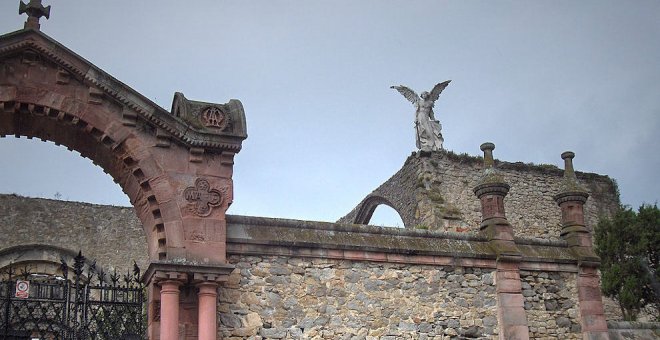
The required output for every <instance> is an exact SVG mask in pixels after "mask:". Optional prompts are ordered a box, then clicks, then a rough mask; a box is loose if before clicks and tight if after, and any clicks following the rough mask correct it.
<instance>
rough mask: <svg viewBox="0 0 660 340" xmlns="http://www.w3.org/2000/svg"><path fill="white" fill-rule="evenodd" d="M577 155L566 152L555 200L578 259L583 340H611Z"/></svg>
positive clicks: (562, 235)
mask: <svg viewBox="0 0 660 340" xmlns="http://www.w3.org/2000/svg"><path fill="white" fill-rule="evenodd" d="M574 157H575V154H574V153H573V152H570V151H566V152H564V153H562V154H561V158H562V159H564V179H563V182H562V185H561V192H560V193H559V194H557V195H555V197H554V199H555V201H556V202H557V204H558V205H559V207H560V208H561V224H562V229H561V238H563V239H564V240H566V242H568V246H569V247H570V249H571V251H572V252H573V254H574V255H575V257H577V259H578V277H577V286H578V287H577V288H578V301H579V305H580V325H581V326H582V337H583V339H609V334H608V331H607V321H606V320H605V310H604V308H603V300H602V294H601V292H600V278H599V277H598V267H599V266H600V258H598V256H597V255H596V254H595V253H594V251H593V245H592V240H591V231H590V230H589V228H588V227H587V226H586V224H585V223H584V203H585V202H586V201H587V199H588V198H589V194H588V193H587V191H586V190H585V189H584V188H583V187H582V186H580V184H579V183H578V181H577V176H576V175H575V170H574V169H573V158H574Z"/></svg>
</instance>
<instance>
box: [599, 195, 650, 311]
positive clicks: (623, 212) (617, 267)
mask: <svg viewBox="0 0 660 340" xmlns="http://www.w3.org/2000/svg"><path fill="white" fill-rule="evenodd" d="M595 241H596V253H597V254H598V256H600V257H601V273H602V283H601V285H602V288H603V294H605V295H607V296H609V297H612V298H614V299H615V300H616V301H617V302H618V303H619V306H620V307H621V310H622V312H623V316H624V319H625V320H627V321H634V320H636V318H637V315H638V314H639V311H640V310H641V309H642V308H644V307H646V306H648V305H651V306H653V307H655V308H654V309H655V311H656V312H657V311H658V310H659V308H660V284H659V282H660V275H659V274H660V273H658V262H660V210H659V209H658V206H657V204H655V205H653V206H651V205H642V206H641V207H639V209H638V211H637V212H635V211H633V210H632V209H631V208H630V207H622V208H621V209H620V210H619V211H618V212H617V213H616V214H615V215H614V216H613V217H612V218H611V219H601V221H600V222H599V223H598V226H597V228H596V230H595ZM655 317H656V319H657V318H658V315H656V316H655Z"/></svg>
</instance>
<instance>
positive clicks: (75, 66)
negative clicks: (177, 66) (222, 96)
mask: <svg viewBox="0 0 660 340" xmlns="http://www.w3.org/2000/svg"><path fill="white" fill-rule="evenodd" d="M24 53H29V54H31V55H34V56H35V58H38V59H40V60H44V61H47V62H48V64H51V65H52V67H55V68H57V69H58V70H59V71H58V72H60V73H63V74H65V73H66V74H67V80H69V79H70V80H71V82H70V83H69V84H66V85H71V84H74V83H75V82H74V81H73V80H77V81H78V82H80V83H82V84H83V85H85V86H87V87H89V88H94V90H95V93H96V92H98V96H97V97H99V98H103V100H108V101H113V102H115V103H117V104H119V105H120V106H123V107H124V109H123V111H132V112H135V115H136V119H138V120H140V121H143V122H146V123H147V124H150V125H152V126H153V127H154V128H155V129H154V130H159V131H162V132H164V133H167V134H169V135H171V140H172V141H174V142H178V143H180V144H182V145H184V146H187V147H188V148H190V149H200V148H201V149H206V150H208V151H210V152H217V151H229V152H233V153H237V152H239V151H240V149H241V144H242V141H243V140H244V139H245V138H247V127H246V122H245V112H244V110H243V105H242V104H241V102H240V101H239V100H236V99H232V100H230V101H229V102H228V103H226V104H215V103H203V102H196V101H190V100H188V99H186V98H185V97H184V96H183V94H181V93H176V94H175V95H174V100H173V104H172V112H168V111H167V110H165V109H163V108H162V107H160V106H159V105H157V104H155V103H153V102H152V101H151V100H149V99H148V98H146V97H145V96H143V95H142V94H140V93H138V92H137V91H135V90H134V89H132V88H130V87H128V86H127V85H125V84H123V83H121V82H120V81H118V80H117V79H115V78H113V77H112V76H111V75H109V74H108V73H106V72H104V71H103V70H101V69H100V68H98V67H96V66H95V65H93V64H92V63H90V62H89V61H87V60H85V59H83V58H81V57H80V56H78V55H77V54H75V53H74V52H72V51H71V50H69V49H68V48H66V47H65V46H63V45H61V44H60V43H58V42H57V41H56V40H54V39H52V38H51V37H49V36H48V35H46V34H44V33H43V32H41V31H37V30H34V29H22V30H18V31H15V32H11V33H8V34H5V35H2V36H0V64H5V63H6V64H9V63H11V62H12V60H11V59H12V58H14V57H15V56H17V55H21V54H24ZM0 78H2V79H0V82H2V83H7V85H17V86H20V84H11V83H10V82H9V80H8V79H4V76H3V75H2V74H1V72H0ZM54 81H55V80H54ZM57 81H59V83H58V84H60V85H62V83H65V82H63V81H61V80H57ZM200 105H201V107H200ZM205 109H208V110H205ZM120 118H121V117H120Z"/></svg>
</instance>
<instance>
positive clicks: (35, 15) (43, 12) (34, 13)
mask: <svg viewBox="0 0 660 340" xmlns="http://www.w3.org/2000/svg"><path fill="white" fill-rule="evenodd" d="M23 13H27V15H28V18H27V20H26V21H25V26H24V28H32V29H35V30H39V27H40V25H39V19H40V18H41V17H46V19H48V18H49V17H50V6H46V7H44V5H42V4H41V0H30V2H28V3H27V4H25V3H24V2H23V1H21V2H20V3H19V5H18V14H23Z"/></svg>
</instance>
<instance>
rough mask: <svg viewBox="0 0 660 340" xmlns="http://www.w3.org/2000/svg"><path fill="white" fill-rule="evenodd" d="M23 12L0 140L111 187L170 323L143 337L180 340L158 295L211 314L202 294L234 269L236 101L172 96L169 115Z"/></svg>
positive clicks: (242, 129)
mask: <svg viewBox="0 0 660 340" xmlns="http://www.w3.org/2000/svg"><path fill="white" fill-rule="evenodd" d="M27 6H28V7H30V11H26V12H27V13H28V14H29V16H30V17H29V18H28V21H27V22H26V28H25V29H22V30H19V31H16V32H12V33H9V34H5V35H2V36H0V136H3V137H4V136H6V135H15V136H26V137H28V138H33V137H36V138H40V139H43V140H48V141H53V142H55V143H56V144H61V145H64V146H66V147H67V148H69V149H72V150H76V151H78V152H80V154H81V155H82V156H83V157H87V158H89V159H91V160H92V161H93V162H94V163H95V164H97V165H99V166H100V167H101V168H102V169H103V170H104V171H105V172H106V173H108V174H109V175H110V176H111V177H112V178H113V179H114V181H115V182H117V183H118V184H119V186H120V187H121V188H122V190H123V191H124V192H125V193H126V195H128V197H129V198H130V201H131V203H132V204H133V206H134V208H135V213H136V215H137V216H138V218H139V219H140V221H141V222H142V225H143V229H144V232H145V234H146V237H147V242H148V249H149V258H150V259H151V265H150V267H149V268H148V269H147V271H146V275H145V279H146V280H147V282H149V283H150V284H151V285H150V296H151V297H150V307H149V308H150V314H151V315H152V316H153V315H157V311H158V310H160V311H161V312H162V311H167V314H168V315H162V314H163V313H160V314H161V317H162V320H163V322H159V320H157V319H155V318H150V321H151V326H150V337H152V338H159V337H160V338H161V339H173V338H175V337H177V338H178V332H179V315H178V310H179V308H178V306H176V304H178V305H180V304H181V303H182V302H180V301H179V299H178V298H176V299H168V300H167V304H168V305H167V306H162V307H161V303H160V301H161V300H162V299H161V298H162V297H163V294H170V295H171V294H176V295H177V297H178V292H179V287H180V286H182V287H189V286H191V285H197V286H198V287H200V288H199V289H200V302H199V304H200V305H201V304H202V302H201V300H202V297H204V305H205V306H207V307H209V306H210V307H214V304H211V303H210V302H209V301H210V300H209V298H215V295H213V292H212V291H210V290H209V289H211V288H212V287H217V285H218V284H219V283H221V282H223V281H224V280H226V277H227V275H228V273H229V271H231V269H232V267H231V266H228V265H226V221H225V212H226V210H227V208H228V207H229V205H230V204H231V202H232V199H233V182H232V171H233V159H234V155H235V154H236V153H237V152H239V151H240V149H241V143H242V141H243V140H244V139H245V138H246V137H247V134H246V123H245V115H244V111H243V107H242V105H241V103H240V102H239V101H238V100H230V101H229V102H228V103H226V104H214V103H206V102H199V101H192V100H188V99H186V98H185V97H184V96H183V94H181V93H177V94H175V97H174V101H173V104H172V112H167V111H166V110H164V109H162V108H161V107H159V106H158V105H156V104H154V103H153V102H151V101H150V100H149V99H147V98H146V97H144V96H142V95H141V94H139V93H138V92H136V91H135V90H133V89H131V88H129V87H128V86H126V85H125V84H123V83H121V82H120V81H118V80H116V79H115V78H113V77H112V76H110V75H109V74H107V73H105V72H104V71H102V70H101V69H99V68H98V67H96V66H94V65H93V64H91V63H90V62H88V61H87V60H85V59H83V58H81V57H80V56H78V55H77V54H75V53H73V52H72V51H70V50H69V49H67V48H66V47H64V46H63V45H61V44H60V43H58V42H57V41H55V40H53V39H52V38H50V37H48V36H47V35H45V34H43V33H42V32H40V31H39V24H38V19H39V17H40V16H43V15H44V13H43V11H44V10H45V9H44V7H43V6H41V4H40V1H35V2H34V3H33V2H30V4H29V5H27ZM39 6H41V7H39ZM33 7H34V8H33ZM44 171H46V170H44ZM160 282H163V283H162V284H161V283H160ZM165 287H167V288H165ZM161 288H163V289H162V291H161ZM202 290H203V291H204V294H202V293H201V291H202ZM165 291H166V293H165ZM186 303H188V304H190V303H192V304H195V306H194V308H190V306H188V307H187V309H186V311H183V312H182V315H181V319H182V320H184V321H185V322H187V323H188V324H191V325H192V326H191V329H192V331H191V334H193V335H191V337H193V336H196V333H197V327H196V323H197V321H198V320H197V315H196V314H197V313H196V312H197V308H196V303H197V301H196V300H195V299H193V300H191V301H187V302H186ZM163 304H165V300H163ZM210 307H209V308H210ZM172 310H176V315H174V316H176V318H172V317H173V314H171V313H170V311H172ZM213 311H214V312H213V314H214V315H213V318H214V319H213V320H210V319H208V318H207V319H205V320H204V325H203V326H200V327H199V328H203V327H206V329H208V327H210V326H209V325H210V324H211V323H214V322H215V321H214V320H215V308H213ZM200 315H202V313H201V312H200ZM166 318H167V322H165V321H164V320H165V319H166ZM200 325H201V323H200ZM213 327H215V326H213ZM158 329H160V332H159V331H158ZM208 333H209V331H207V332H206V334H208ZM208 336H210V335H208ZM208 336H207V337H201V336H200V338H206V339H211V337H208ZM212 338H213V339H215V335H213V337H212Z"/></svg>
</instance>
